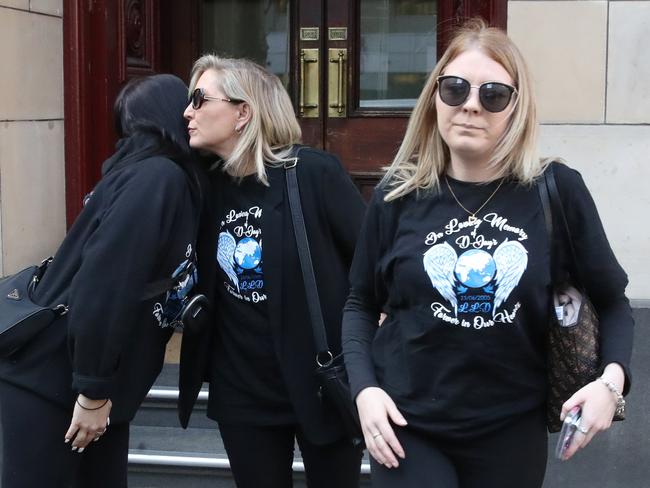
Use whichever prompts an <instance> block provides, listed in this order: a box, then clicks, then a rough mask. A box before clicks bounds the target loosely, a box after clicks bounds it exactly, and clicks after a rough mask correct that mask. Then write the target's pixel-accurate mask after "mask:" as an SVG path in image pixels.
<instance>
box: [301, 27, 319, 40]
mask: <svg viewBox="0 0 650 488" xmlns="http://www.w3.org/2000/svg"><path fill="white" fill-rule="evenodd" d="M319 37H320V35H319V33H318V27H301V28H300V40H301V41H317V40H318V39H319Z"/></svg>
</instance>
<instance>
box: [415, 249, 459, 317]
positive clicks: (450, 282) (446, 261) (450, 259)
mask: <svg viewBox="0 0 650 488" xmlns="http://www.w3.org/2000/svg"><path fill="white" fill-rule="evenodd" d="M457 260H458V255H457V254H456V251H454V248H453V247H451V246H450V245H449V244H447V243H446V242H444V243H442V244H436V245H435V246H433V247H431V248H430V249H429V250H428V251H427V252H425V253H424V257H423V258H422V261H423V264H424V270H425V271H426V272H427V275H428V276H429V279H430V280H431V284H432V285H433V287H434V288H435V289H436V290H438V293H440V295H442V297H443V298H444V299H445V300H447V301H448V302H449V303H451V305H452V307H454V314H455V315H457V314H458V302H457V300H456V292H455V290H454V284H455V277H454V267H455V266H456V261H457Z"/></svg>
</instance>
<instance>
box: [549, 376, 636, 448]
mask: <svg viewBox="0 0 650 488" xmlns="http://www.w3.org/2000/svg"><path fill="white" fill-rule="evenodd" d="M602 377H603V378H604V379H606V380H607V381H610V382H611V383H613V384H614V385H615V386H616V388H617V389H618V391H623V386H624V383H625V373H624V372H623V368H621V366H620V365H618V364H616V363H612V364H609V365H607V367H606V368H605V370H604V372H603V375H602ZM576 406H579V407H581V408H582V416H581V419H580V426H579V428H578V430H576V432H575V434H574V436H573V440H572V441H571V445H570V446H569V448H568V449H567V450H566V454H565V457H564V460H565V461H566V460H567V459H570V458H571V456H573V455H574V454H575V453H576V451H577V450H578V449H582V448H583V447H585V446H586V445H587V444H589V442H591V439H593V438H594V436H595V435H596V434H597V433H598V432H601V431H603V430H607V429H609V427H610V426H611V425H612V419H613V418H614V412H616V396H615V395H614V394H613V393H612V392H611V391H610V390H609V388H607V386H606V385H605V384H604V383H603V382H602V381H600V380H596V381H592V382H591V383H589V384H587V385H585V386H584V387H582V388H581V389H579V390H578V391H577V392H576V393H574V394H573V396H572V397H571V398H569V399H568V400H567V401H566V402H564V405H562V414H561V415H560V418H561V419H562V420H564V417H566V415H567V413H569V411H570V410H571V409H573V408H574V407H576Z"/></svg>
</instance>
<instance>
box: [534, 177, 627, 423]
mask: <svg viewBox="0 0 650 488" xmlns="http://www.w3.org/2000/svg"><path fill="white" fill-rule="evenodd" d="M537 188H538V190H539V194H540V198H541V201H542V208H543V210H544V219H545V222H546V230H547V234H548V238H549V243H550V245H551V277H552V284H553V302H554V303H553V304H552V305H551V310H550V321H549V328H548V353H547V362H548V363H547V372H548V393H547V401H546V424H547V427H548V430H549V432H558V431H559V430H560V428H561V426H562V423H561V422H560V412H561V410H562V404H563V403H564V402H565V401H566V400H568V399H569V397H571V395H573V394H574V393H575V392H576V391H578V390H579V389H580V388H582V387H583V386H585V385H586V384H588V383H590V382H592V381H594V380H595V379H596V378H597V377H598V373H599V368H600V351H599V347H600V343H599V334H600V326H599V321H598V315H597V314H596V310H595V308H594V306H593V304H592V303H591V300H590V299H589V296H588V294H587V293H586V290H585V288H584V285H583V283H584V281H583V279H582V277H581V273H580V270H579V266H578V260H577V254H576V251H575V247H574V245H573V239H572V237H571V231H570V230H569V225H568V223H567V220H566V215H565V213H564V207H563V205H562V200H561V199H560V193H559V191H558V188H557V183H556V181H555V175H554V172H553V167H552V166H551V165H549V166H548V168H547V169H546V171H545V173H544V175H543V176H542V177H540V178H539V180H538V185H537ZM553 215H555V216H557V217H558V218H559V221H560V226H561V228H562V230H563V235H562V238H560V239H557V242H556V239H555V232H554V227H553ZM566 248H568V249H569V251H570V253H569V258H570V259H571V260H572V261H571V265H572V266H570V268H571V272H570V273H569V276H568V278H567V276H566V273H562V272H561V265H560V255H561V252H559V251H561V250H564V249H566ZM559 297H562V298H559ZM569 310H570V312H569ZM623 419H624V416H622V415H616V416H615V417H614V420H623Z"/></svg>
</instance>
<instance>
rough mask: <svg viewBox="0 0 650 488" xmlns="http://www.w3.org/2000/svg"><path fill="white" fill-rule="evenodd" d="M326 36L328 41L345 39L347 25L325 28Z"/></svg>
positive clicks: (346, 36)
mask: <svg viewBox="0 0 650 488" xmlns="http://www.w3.org/2000/svg"><path fill="white" fill-rule="evenodd" d="M327 38H328V39H329V40H330V41H347V40H348V28H347V27H330V28H328V29H327Z"/></svg>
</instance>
